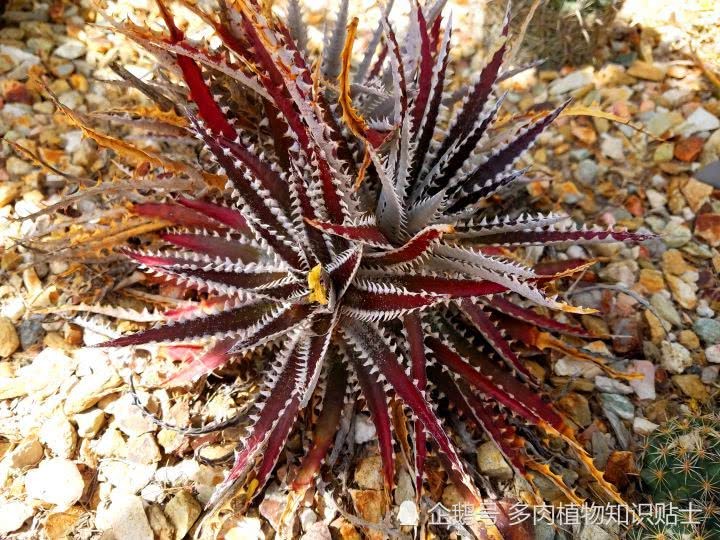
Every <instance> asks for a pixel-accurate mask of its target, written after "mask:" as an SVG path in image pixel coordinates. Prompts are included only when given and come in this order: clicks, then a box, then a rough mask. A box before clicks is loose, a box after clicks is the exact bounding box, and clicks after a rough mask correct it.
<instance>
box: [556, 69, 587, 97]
mask: <svg viewBox="0 0 720 540" xmlns="http://www.w3.org/2000/svg"><path fill="white" fill-rule="evenodd" d="M591 82H592V72H591V71H590V70H588V69H584V70H579V71H573V72H572V73H570V74H569V75H565V77H562V78H560V79H555V80H554V81H553V82H551V83H550V93H551V94H553V95H555V96H557V95H559V94H565V93H567V92H572V91H573V90H577V89H578V88H582V87H583V86H586V85H588V84H590V83H591Z"/></svg>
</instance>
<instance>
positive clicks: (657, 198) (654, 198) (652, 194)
mask: <svg viewBox="0 0 720 540" xmlns="http://www.w3.org/2000/svg"><path fill="white" fill-rule="evenodd" d="M645 195H646V196H647V200H648V202H649V203H650V207H651V208H654V209H658V208H663V207H664V206H665V205H666V204H667V197H666V196H665V194H664V193H660V192H659V191H656V190H654V189H648V190H646V191H645Z"/></svg>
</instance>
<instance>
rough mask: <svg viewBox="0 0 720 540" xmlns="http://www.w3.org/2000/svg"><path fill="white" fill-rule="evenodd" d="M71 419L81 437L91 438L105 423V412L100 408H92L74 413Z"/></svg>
mask: <svg viewBox="0 0 720 540" xmlns="http://www.w3.org/2000/svg"><path fill="white" fill-rule="evenodd" d="M73 420H75V423H76V424H77V433H78V435H79V436H80V437H82V438H83V439H92V438H93V437H95V435H97V433H98V431H100V428H101V427H102V426H103V424H104V423H105V413H104V412H102V411H101V410H100V409H97V408H92V409H90V410H88V411H85V412H83V413H78V414H76V415H74V416H73Z"/></svg>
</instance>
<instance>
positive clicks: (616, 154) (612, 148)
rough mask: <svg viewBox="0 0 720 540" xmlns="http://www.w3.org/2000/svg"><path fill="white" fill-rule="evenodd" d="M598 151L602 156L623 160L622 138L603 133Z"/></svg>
mask: <svg viewBox="0 0 720 540" xmlns="http://www.w3.org/2000/svg"><path fill="white" fill-rule="evenodd" d="M600 151H601V152H602V153H603V155H604V156H607V157H609V158H611V159H614V160H615V161H623V160H624V159H625V151H624V148H623V142H622V139H618V138H617V137H611V136H610V135H607V134H606V133H603V141H602V143H601V144H600Z"/></svg>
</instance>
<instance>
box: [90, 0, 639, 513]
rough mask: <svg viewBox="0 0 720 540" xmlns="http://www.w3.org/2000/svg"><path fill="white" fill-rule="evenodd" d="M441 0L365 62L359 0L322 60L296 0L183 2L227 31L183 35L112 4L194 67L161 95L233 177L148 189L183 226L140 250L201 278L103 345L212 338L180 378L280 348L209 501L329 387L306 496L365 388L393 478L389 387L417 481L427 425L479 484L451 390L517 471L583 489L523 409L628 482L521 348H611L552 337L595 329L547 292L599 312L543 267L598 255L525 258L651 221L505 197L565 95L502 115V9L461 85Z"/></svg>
mask: <svg viewBox="0 0 720 540" xmlns="http://www.w3.org/2000/svg"><path fill="white" fill-rule="evenodd" d="M442 4H443V2H442V1H441V2H437V3H435V4H434V5H433V6H432V7H429V8H421V7H420V6H418V5H413V7H412V10H411V13H410V18H409V22H408V28H407V33H406V35H405V36H404V37H403V38H402V39H398V37H397V36H396V34H395V31H394V29H393V27H392V26H391V25H390V23H389V22H388V20H387V18H385V17H384V18H383V20H382V21H381V24H380V26H379V27H378V29H377V31H376V32H375V33H374V35H373V37H372V38H371V40H370V48H369V49H368V50H367V51H366V54H365V56H364V59H363V60H362V61H361V62H360V63H359V64H358V65H357V67H356V68H355V69H354V73H353V68H352V49H353V42H354V38H355V32H356V27H357V20H354V21H353V22H351V23H350V24H349V25H346V21H345V18H346V16H347V8H348V5H347V2H346V1H345V2H342V4H341V6H340V9H339V14H338V20H337V22H336V24H335V25H334V26H332V25H331V26H330V31H329V33H328V35H329V37H328V39H327V43H326V46H325V49H324V51H323V53H322V59H319V60H317V61H316V62H317V64H316V65H317V69H314V68H312V67H311V65H312V64H311V60H310V58H309V57H308V54H307V52H306V51H305V49H304V43H305V37H304V35H305V34H304V29H303V26H302V24H301V17H299V16H298V6H297V5H296V4H295V3H294V2H291V4H290V10H289V11H290V16H289V17H288V21H287V22H283V21H282V20H279V19H278V18H276V17H275V16H273V15H271V14H270V13H268V12H266V11H262V10H261V9H260V8H259V6H258V5H257V4H255V2H254V1H253V0H238V1H235V2H233V3H231V4H230V5H226V4H225V3H224V2H223V3H221V10H220V17H219V18H216V17H215V16H214V15H210V14H206V13H202V12H200V11H198V10H197V8H195V7H193V6H190V5H188V6H187V7H188V8H190V9H192V10H193V11H195V12H196V13H197V14H198V15H199V16H200V17H202V18H203V20H204V21H205V22H206V23H207V24H208V25H210V26H211V27H212V29H213V30H214V32H215V33H216V34H217V36H219V37H220V39H221V40H222V43H223V46H222V47H221V48H220V49H215V50H213V51H210V50H209V49H206V48H204V47H203V46H201V45H199V44H197V43H192V42H190V41H189V40H187V39H186V38H185V36H184V34H183V31H182V30H181V29H180V28H178V26H177V25H176V23H175V22H174V21H173V18H172V16H171V14H170V11H169V9H168V8H167V7H166V6H164V5H162V4H161V5H160V9H161V12H162V14H163V17H164V19H165V23H166V26H167V33H166V34H164V35H161V34H156V33H152V32H150V31H148V30H146V29H143V28H139V27H136V26H134V25H132V24H131V23H129V22H125V23H114V24H115V25H116V28H117V30H118V31H120V32H123V33H125V34H126V35H128V36H130V37H131V38H132V39H134V40H135V41H137V42H138V43H140V44H141V45H143V46H145V47H146V48H148V49H149V50H151V51H152V52H154V53H155V54H157V55H158V57H159V58H161V60H163V64H164V66H165V67H167V68H168V69H171V70H174V71H176V72H177V74H178V75H180V76H181V78H182V80H184V83H185V88H183V87H177V88H175V91H174V92H173V93H172V96H165V97H164V98H163V99H164V100H166V101H167V100H171V101H173V100H174V101H175V102H176V103H177V105H176V110H177V112H178V114H181V115H183V116H184V117H185V118H186V119H187V130H188V131H190V132H192V133H193V134H195V135H196V137H197V138H198V139H199V140H200V141H201V142H202V144H203V145H204V148H205V151H206V153H207V155H209V156H211V158H210V159H209V160H208V161H209V162H210V163H212V164H213V165H212V167H213V169H212V170H209V171H207V170H206V171H203V172H204V173H205V174H206V176H207V175H208V174H210V176H212V175H216V176H220V177H222V178H226V179H227V191H226V193H225V194H224V195H223V200H222V201H220V202H218V201H215V202H210V201H207V200H191V199H184V198H181V199H178V200H176V201H174V202H169V203H154V204H144V205H139V206H138V207H137V208H136V211H137V212H138V213H139V214H141V215H143V216H147V217H157V218H161V219H163V220H165V221H167V222H171V223H173V224H174V225H176V227H177V228H176V229H174V230H169V231H168V232H165V233H163V234H162V235H161V236H160V238H161V240H162V242H164V243H165V245H166V246H167V248H163V249H160V250H158V251H153V252H140V251H126V253H127V255H128V256H129V257H131V258H132V259H134V260H135V261H137V262H138V264H140V265H141V266H142V267H143V268H145V269H147V270H148V271H149V272H151V273H154V274H157V275H159V276H164V277H165V278H167V279H168V280H171V281H173V282H174V283H176V284H181V285H183V286H185V287H187V288H189V289H195V290H197V291H199V292H200V293H202V294H203V295H205V296H204V300H203V301H202V302H201V303H200V304H198V305H197V306H196V307H190V308H185V309H182V310H178V311H174V312H172V313H168V317H169V318H170V319H171V321H170V322H169V323H168V324H165V325H163V326H159V327H156V328H152V329H149V330H146V331H144V332H140V333H137V334H133V335H127V336H124V337H121V338H119V339H115V340H113V341H111V342H108V343H105V344H104V346H107V347H125V346H137V345H144V344H149V343H197V342H203V343H208V348H207V350H206V351H205V353H204V354H202V355H201V356H199V357H197V358H195V359H194V360H192V361H190V362H189V363H188V364H187V365H185V366H184V367H183V368H182V369H181V370H180V371H179V372H178V373H176V374H175V375H174V376H173V378H172V379H173V380H174V381H176V382H177V381H191V380H194V379H196V378H198V377H201V376H204V375H207V374H209V373H211V372H212V371H213V370H214V369H216V368H218V367H219V366H222V365H223V364H224V363H226V362H227V361H228V360H229V359H230V358H233V357H243V356H245V355H249V354H251V353H253V352H254V351H257V350H270V351H272V354H267V355H266V366H267V367H266V371H265V380H264V381H263V383H262V384H263V386H262V389H261V390H260V393H259V396H258V399H257V404H256V406H255V411H254V412H253V414H252V415H250V416H249V425H248V427H247V432H246V434H245V436H244V437H242V439H241V440H240V441H239V443H238V449H237V452H236V457H235V464H234V466H233V468H232V470H231V471H230V473H229V475H228V476H227V478H226V480H225V481H224V483H223V485H222V486H221V487H220V489H219V490H218V492H217V494H216V496H215V497H214V498H213V503H217V502H218V501H220V500H221V499H222V498H223V495H224V494H227V493H231V492H233V490H234V488H236V487H237V486H238V485H239V483H240V482H241V481H243V480H244V484H243V485H246V486H248V493H249V495H252V494H254V493H257V492H258V490H259V489H260V488H261V487H262V486H263V485H264V484H265V483H266V481H267V480H268V477H269V476H270V474H271V472H272V470H273V467H274V466H275V464H276V462H277V460H278V458H279V456H280V453H281V449H282V448H283V445H284V442H285V441H286V440H287V438H288V436H289V434H290V433H291V430H292V429H293V425H294V422H295V419H296V417H297V416H298V414H299V412H300V411H301V410H302V409H303V408H304V407H307V406H308V404H309V403H311V402H315V401H316V400H317V401H319V402H320V406H319V413H318V415H317V420H316V422H315V425H314V428H313V430H314V431H313V432H312V435H311V439H312V440H311V442H310V444H309V449H308V452H307V455H306V456H305V458H304V459H303V461H302V463H301V464H300V465H299V467H297V469H295V472H294V473H293V474H294V476H293V479H292V481H291V489H292V491H293V494H294V495H295V500H297V498H298V497H299V496H300V495H301V494H302V493H304V491H305V490H306V489H307V487H308V486H309V485H311V482H312V479H313V478H314V476H315V475H316V473H317V472H318V470H319V469H320V467H321V464H322V462H323V459H324V457H325V455H326V453H327V451H328V450H329V448H330V446H331V444H332V442H333V439H334V436H335V432H336V430H337V426H338V424H339V422H340V411H341V409H342V407H341V405H342V403H343V401H344V400H345V399H346V396H359V397H360V398H361V402H362V403H363V404H364V407H366V408H367V409H368V410H369V412H370V414H371V417H372V420H373V422H374V424H375V427H376V431H377V441H378V445H379V450H380V455H381V457H382V462H383V477H384V480H385V485H386V487H387V489H388V490H391V489H392V488H393V485H394V481H395V472H396V464H395V461H396V458H395V452H394V447H395V442H396V441H395V437H396V436H395V435H394V431H395V430H396V429H397V430H398V432H400V430H399V427H398V426H397V422H398V419H397V417H396V416H395V415H393V414H392V413H391V412H390V408H391V405H392V403H395V404H400V403H402V404H403V406H404V407H405V410H406V411H408V413H409V417H410V418H409V419H410V422H409V426H410V434H409V437H410V440H404V439H403V438H401V440H399V441H397V442H399V443H400V444H402V445H404V447H406V446H408V445H409V443H410V444H411V445H412V448H413V453H414V458H413V460H414V463H413V464H412V465H413V466H414V468H415V469H416V489H417V493H418V496H419V494H420V491H421V489H422V481H423V468H424V463H425V459H426V455H427V448H428V445H430V444H434V445H435V446H436V448H437V450H438V452H439V455H440V457H441V459H442V462H443V463H444V464H445V466H446V470H447V473H448V475H449V477H450V479H451V480H452V481H453V482H455V483H456V484H457V486H458V487H459V489H460V491H461V493H462V494H464V496H466V498H467V499H468V500H469V501H471V502H473V503H476V504H480V501H481V497H480V495H479V494H478V492H477V489H476V486H475V482H474V481H473V479H472V478H471V477H470V475H469V473H468V469H467V467H466V465H465V464H464V462H463V460H462V458H461V456H460V454H459V451H458V449H457V448H456V447H455V446H454V444H453V441H452V440H451V438H450V436H449V435H448V430H447V429H446V428H445V427H444V426H443V423H442V421H441V418H440V416H439V415H438V413H437V411H436V408H435V406H434V405H433V402H432V399H433V396H436V395H438V394H441V395H443V396H444V397H445V398H446V399H447V400H449V402H450V403H451V404H452V406H453V407H454V408H455V409H456V410H457V411H459V412H460V414H461V416H462V418H463V419H464V420H465V421H467V423H468V424H469V425H471V426H473V427H474V428H475V429H476V430H477V431H476V433H478V434H482V433H485V434H486V435H487V436H488V437H489V438H490V439H491V440H493V441H494V442H495V443H496V444H497V445H498V447H499V448H500V449H501V451H502V452H503V454H504V455H505V457H506V458H507V460H508V462H509V463H510V464H511V465H512V467H513V468H514V469H515V470H516V471H517V472H518V473H520V474H523V475H525V474H526V473H527V472H528V470H532V471H535V472H539V473H541V474H544V475H545V476H547V477H548V478H550V479H551V480H553V481H554V482H556V483H557V485H558V486H559V487H560V488H561V489H562V491H563V493H565V494H566V496H567V498H569V499H571V500H577V498H578V497H577V496H576V495H575V494H574V493H573V491H572V490H570V489H569V488H568V487H567V486H566V485H565V484H564V483H563V482H562V479H561V478H560V477H559V475H557V474H555V473H554V472H553V471H552V470H551V468H550V467H549V465H548V464H547V461H546V458H547V457H549V454H548V453H545V454H543V453H542V452H541V453H540V454H538V453H535V452H529V451H528V448H529V447H530V445H531V443H530V442H529V441H528V440H526V438H525V437H523V436H522V435H521V434H520V432H519V431H518V429H517V428H516V426H532V427H533V428H534V429H536V430H538V431H539V432H540V434H542V437H555V438H560V439H563V440H565V441H566V442H567V444H568V445H569V447H570V448H571V452H572V453H573V454H574V455H575V458H576V459H577V460H578V461H580V462H582V463H583V464H584V466H585V468H586V470H587V471H589V473H590V474H591V476H592V478H591V480H592V481H594V482H595V483H596V484H597V485H599V486H600V488H601V491H604V492H605V493H606V494H607V496H608V497H611V498H618V497H619V496H618V494H617V493H616V492H615V490H614V488H613V487H612V486H611V485H610V484H608V483H607V482H606V481H605V480H604V479H603V477H602V474H601V473H600V472H599V471H597V470H596V469H595V468H594V466H593V464H592V460H591V459H590V458H589V457H588V456H587V454H586V453H585V451H584V450H583V448H582V447H581V446H580V444H578V443H577V442H576V441H575V438H574V434H573V430H572V429H571V427H570V426H569V425H568V423H567V422H566V420H565V419H564V418H563V417H562V416H561V415H560V414H559V413H558V412H557V411H556V409H555V408H554V407H553V406H552V404H550V403H549V402H548V401H547V400H546V399H544V398H543V396H542V392H541V388H540V383H539V381H537V380H536V379H535V378H534V377H533V375H532V374H531V372H530V371H529V370H528V369H527V368H526V366H525V365H524V363H523V361H522V359H521V358H520V356H519V354H520V351H521V350H522V349H523V348H533V347H534V348H538V349H555V350H559V351H561V352H562V353H563V354H571V355H572V356H574V357H576V358H580V359H583V360H585V361H588V362H596V363H597V364H598V365H600V366H601V367H603V369H607V368H606V366H605V362H606V358H603V357H600V356H597V355H594V354H592V353H589V352H586V351H581V350H579V349H577V348H575V347H572V346H571V345H569V344H568V343H567V342H566V341H565V340H563V339H562V338H561V337H560V336H562V335H570V336H576V337H580V338H590V339H592V338H594V337H595V336H592V335H591V334H589V333H588V332H587V331H585V330H584V329H583V328H582V327H581V326H579V325H577V324H572V323H567V322H558V321H556V320H555V319H553V318H551V317H549V316H547V315H544V314H540V312H538V311H536V310H535V309H533V306H540V307H542V308H544V312H545V313H547V310H559V311H563V312H565V313H567V314H568V315H567V316H568V317H572V314H573V313H575V314H582V313H585V312H586V310H583V309H582V308H576V307H573V306H570V305H567V304H565V303H563V302H561V301H560V300H558V299H557V297H555V296H548V295H546V294H545V292H544V288H545V286H546V285H547V284H548V283H549V282H551V281H553V280H557V279H559V278H561V277H563V276H566V275H569V274H572V273H573V272H576V271H578V270H581V269H583V268H586V267H587V266H588V263H586V262H585V261H564V262H558V263H550V264H542V265H537V266H535V267H531V266H527V265H525V264H522V263H521V260H522V259H521V253H522V251H521V250H522V248H523V247H526V246H538V245H539V246H548V245H552V244H556V243H568V242H572V243H592V242H603V241H612V242H616V241H639V240H642V239H643V237H642V236H641V235H637V234H632V233H628V232H622V231H612V230H603V229H598V228H591V229H587V228H585V227H582V228H578V227H576V226H575V225H574V224H572V223H571V222H570V221H569V219H568V218H567V216H565V215H561V214H549V215H531V214H529V213H525V212H521V211H520V209H515V210H512V211H511V212H510V213H508V214H507V215H499V214H498V213H497V212H496V211H495V210H494V208H497V206H496V205H494V204H493V203H497V202H498V201H499V200H500V199H499V198H498V194H499V193H500V192H501V191H502V190H506V189H508V188H509V187H510V186H512V185H513V184H514V183H517V182H518V181H520V180H522V179H523V175H524V172H525V171H524V170H522V169H521V170H518V169H516V168H513V164H514V163H515V162H516V161H517V160H518V158H519V157H520V156H521V155H522V154H523V152H524V151H525V150H527V149H528V148H530V146H531V145H532V144H533V142H534V141H535V140H536V139H537V137H538V136H539V135H540V134H541V133H542V132H543V131H544V130H545V129H546V128H547V126H548V125H549V124H550V123H551V122H552V121H553V120H554V119H555V118H556V117H557V116H558V115H559V113H560V112H561V111H562V109H563V107H564V106H565V104H563V105H561V106H560V107H559V108H557V109H555V110H551V111H546V112H542V113H538V114H537V115H536V116H533V117H526V118H525V119H524V120H522V121H521V122H520V123H519V125H514V124H512V123H510V124H507V123H504V124H503V125H502V126H501V125H499V124H497V123H496V122H495V120H496V119H497V117H498V113H499V111H500V109H501V107H502V103H503V96H502V95H497V93H496V91H495V89H496V82H497V81H498V80H499V78H500V77H502V74H503V71H502V66H503V58H504V56H505V53H506V52H507V50H508V43H507V39H508V36H507V25H506V26H505V28H504V30H503V32H502V35H501V36H500V44H499V46H498V48H497V50H496V51H495V53H494V54H493V55H492V56H491V58H490V59H489V60H488V62H487V64H486V66H485V67H484V68H483V69H482V70H481V72H480V73H479V74H478V75H477V76H476V77H475V78H474V79H473V80H472V81H470V82H469V83H468V84H467V86H466V87H465V88H464V89H462V91H459V92H455V93H451V92H449V90H448V88H447V81H448V80H449V76H450V71H451V67H450V64H451V62H450V38H451V32H452V29H451V22H450V20H449V19H444V18H443V17H442V16H441V13H440V12H441V8H442ZM401 44H402V45H401ZM139 89H140V90H141V91H144V92H145V93H147V94H148V95H149V96H151V97H153V98H158V94H159V95H161V96H162V95H164V92H165V90H163V89H162V88H161V87H159V86H153V85H152V84H150V83H143V85H139ZM183 95H187V96H188V98H189V99H188V101H187V102H184V101H183V100H182V99H181V97H182V96H183ZM458 96H460V97H458ZM268 345H271V346H272V347H267V346H268ZM263 348H264V349H263ZM314 398H315V399H314ZM311 400H312V401H311ZM455 416H457V415H455ZM523 430H526V428H525V427H523ZM402 433H407V429H405V426H403V430H402ZM536 438H537V437H533V439H536ZM533 456H534V457H533ZM538 456H542V457H538ZM528 476H529V475H528ZM248 498H249V497H248Z"/></svg>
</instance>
